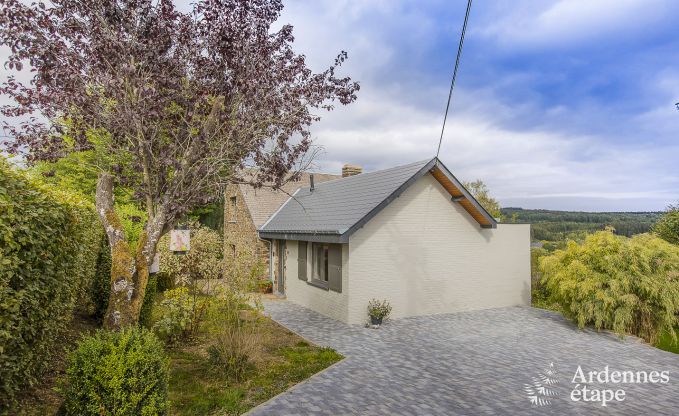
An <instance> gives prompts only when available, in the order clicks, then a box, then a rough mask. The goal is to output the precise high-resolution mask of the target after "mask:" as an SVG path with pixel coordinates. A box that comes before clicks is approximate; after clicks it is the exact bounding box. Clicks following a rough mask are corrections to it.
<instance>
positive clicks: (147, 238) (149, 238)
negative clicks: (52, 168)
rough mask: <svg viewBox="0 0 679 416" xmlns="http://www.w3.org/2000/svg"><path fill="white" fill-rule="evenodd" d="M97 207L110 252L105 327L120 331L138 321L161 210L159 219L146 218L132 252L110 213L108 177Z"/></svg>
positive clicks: (99, 186)
mask: <svg viewBox="0 0 679 416" xmlns="http://www.w3.org/2000/svg"><path fill="white" fill-rule="evenodd" d="M96 206H97V212H98V214H99V217H100V218H101V221H102V223H103V224H104V229H105V230H106V235H107V236H108V241H109V246H110V248H111V295H110V298H109V302H108V310H107V311H106V315H105V316H104V327H105V328H107V329H112V330H119V329H122V328H124V327H127V326H130V325H135V324H136V323H137V322H138V321H139V313H140V311H141V306H142V303H143V301H144V294H145V293H146V284H147V283H148V279H149V270H148V265H149V264H150V262H151V259H153V256H154V255H155V251H156V244H157V242H158V239H159V238H160V234H161V233H162V230H163V226H164V221H163V219H162V217H163V215H162V210H160V211H161V212H160V215H156V216H155V217H154V218H149V221H148V223H147V226H146V230H145V231H144V232H142V233H141V235H140V237H139V241H138V242H137V248H136V250H134V252H133V251H132V249H131V247H130V245H129V243H128V242H127V241H126V239H125V233H124V231H123V227H122V223H121V222H120V219H119V218H118V216H117V214H116V213H115V210H114V209H113V177H112V176H111V175H109V174H107V173H103V174H100V175H99V180H98V182H97V193H96Z"/></svg>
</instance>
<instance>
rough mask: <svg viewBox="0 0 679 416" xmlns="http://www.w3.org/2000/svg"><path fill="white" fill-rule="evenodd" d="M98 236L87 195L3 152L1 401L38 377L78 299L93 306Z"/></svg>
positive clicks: (0, 201) (0, 183) (8, 401)
mask: <svg viewBox="0 0 679 416" xmlns="http://www.w3.org/2000/svg"><path fill="white" fill-rule="evenodd" d="M102 235H103V229H102V227H101V225H100V222H99V219H98V217H97V214H96V212H95V210H94V206H93V204H92V203H91V202H89V201H87V200H86V199H85V198H83V197H82V196H79V195H78V194H75V193H69V192H66V191H63V190H55V189H49V188H48V187H46V186H44V185H41V184H39V183H37V182H35V181H32V180H29V179H27V178H26V176H25V175H24V174H23V173H22V172H19V171H17V170H16V169H14V168H12V167H11V166H10V165H9V164H8V163H7V162H6V161H4V160H2V159H0V259H1V260H0V407H2V406H3V405H4V406H7V405H12V403H14V399H15V395H16V393H17V391H19V390H20V389H21V388H23V387H24V386H26V385H31V384H33V383H35V382H36V380H37V379H38V377H39V376H40V374H41V372H42V371H43V370H44V369H45V368H46V366H47V364H48V363H49V362H50V361H51V358H52V354H53V352H54V351H55V350H57V349H56V348H54V342H55V340H57V339H58V338H59V336H60V335H61V334H62V332H63V330H64V329H65V327H66V325H67V324H68V323H69V322H70V321H71V319H72V317H73V311H74V310H75V308H76V306H83V308H87V307H88V306H90V305H89V303H90V294H89V288H90V287H91V282H92V281H93V279H94V274H95V271H96V262H97V257H98V254H99V247H100V242H101V238H102Z"/></svg>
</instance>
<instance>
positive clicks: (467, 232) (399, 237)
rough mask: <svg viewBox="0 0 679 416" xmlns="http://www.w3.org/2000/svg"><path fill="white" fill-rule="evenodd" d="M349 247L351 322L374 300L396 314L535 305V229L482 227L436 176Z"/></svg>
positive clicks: (418, 185) (359, 318)
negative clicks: (532, 238) (532, 271)
mask: <svg viewBox="0 0 679 416" xmlns="http://www.w3.org/2000/svg"><path fill="white" fill-rule="evenodd" d="M348 251H349V253H348V254H349V255H348V257H349V258H350V259H351V261H350V262H349V273H348V274H349V276H350V282H349V286H350V296H349V303H348V311H347V314H346V319H342V320H343V321H345V322H349V323H352V324H360V323H363V322H365V321H366V320H367V312H366V306H367V304H368V301H369V300H370V299H371V298H377V299H387V300H388V301H389V302H390V303H391V305H392V306H393V311H392V317H393V318H399V317H406V316H417V315H429V314H438V313H450V312H458V311H466V310H476V309H485V308H494V307H504V306H512V305H529V304H530V226H529V225H519V224H499V225H498V227H497V228H496V229H482V228H480V227H479V224H478V223H477V222H476V221H474V219H473V218H472V217H471V216H470V215H469V214H468V213H467V212H466V211H465V210H464V209H463V208H462V207H461V206H460V205H459V204H457V203H455V202H452V201H451V200H450V195H449V194H448V193H447V192H446V190H445V189H444V188H443V187H442V186H441V185H440V184H439V183H438V182H437V181H436V179H434V178H433V177H432V176H431V175H425V176H424V177H422V178H421V179H419V180H418V181H417V182H416V183H414V184H413V185H411V186H410V188H408V189H407V190H406V191H405V192H404V193H403V194H402V195H401V196H400V197H399V198H396V199H395V200H394V201H393V202H392V203H391V204H389V205H388V206H387V207H386V208H384V209H383V210H382V211H381V212H380V213H379V214H377V215H376V216H375V217H374V218H373V219H371V220H370V221H368V222H367V223H366V225H365V226H364V227H363V228H361V229H360V230H358V231H357V232H356V233H355V234H354V235H352V236H351V237H350V239H349V250H348ZM294 256H295V257H294V258H295V259H296V253H295V255H294ZM291 257H292V255H291ZM295 267H296V266H295ZM302 283H303V282H302ZM304 284H305V283H304ZM344 287H346V286H344ZM311 290H315V288H310V289H309V291H311ZM292 292H293V291H292V290H291V291H290V294H292ZM316 295H317V294H316ZM303 296H304V300H305V302H306V304H310V303H311V299H310V298H311V297H312V296H311V294H310V293H309V295H307V294H306V292H304V295H303ZM289 298H291V299H292V296H291V295H289ZM295 298H297V299H299V295H295ZM298 303H299V302H298ZM317 307H319V308H321V309H323V310H324V311H327V309H328V308H330V306H329V305H327V304H326V301H325V300H322V301H321V302H320V304H318V306H317ZM312 308H313V309H316V310H319V309H317V308H315V307H312ZM321 312H322V313H325V314H326V315H328V316H330V314H328V313H326V312H323V311H321Z"/></svg>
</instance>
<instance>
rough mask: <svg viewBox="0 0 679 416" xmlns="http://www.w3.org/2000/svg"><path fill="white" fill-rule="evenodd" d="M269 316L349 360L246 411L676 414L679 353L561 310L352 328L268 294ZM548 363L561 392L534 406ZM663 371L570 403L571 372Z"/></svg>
mask: <svg viewBox="0 0 679 416" xmlns="http://www.w3.org/2000/svg"><path fill="white" fill-rule="evenodd" d="M265 311H266V313H267V314H269V316H271V318H272V319H274V320H276V321H277V322H279V323H280V324H282V325H284V326H285V327H287V328H288V329H290V330H291V331H294V332H296V333H298V334H300V335H301V336H302V337H304V338H306V339H308V340H310V341H312V342H314V343H315V344H318V345H322V346H328V347H332V348H334V349H335V350H337V351H338V352H340V353H341V354H342V355H344V356H345V357H346V358H345V359H344V360H342V361H341V362H339V363H338V364H336V365H334V366H332V367H330V368H329V369H327V370H325V371H323V372H321V373H320V374H318V375H316V376H314V377H312V378H311V379H309V380H307V381H306V382H303V383H300V384H298V385H297V386H295V387H293V388H292V389H290V390H289V391H288V392H286V393H284V394H282V395H280V396H277V397H275V398H274V399H272V400H270V401H268V402H266V403H264V404H262V405H261V406H259V407H257V408H255V409H253V411H252V412H251V413H252V414H253V415H291V414H313V415H333V416H336V415H507V414H512V415H513V414H521V415H522V414H528V415H532V414H536V415H537V414H557V415H571V414H572V415H597V414H602V415H603V414H606V415H611V414H612V415H631V414H653V415H662V414H667V415H676V414H679V356H677V355H676V354H672V353H669V352H665V351H661V350H658V349H656V348H653V347H651V346H649V345H646V344H644V343H643V342H640V340H638V339H637V338H634V337H626V338H625V339H620V338H619V337H617V336H615V335H613V334H609V333H603V332H602V333H598V332H596V331H591V330H579V329H578V328H577V327H576V326H574V325H573V324H571V323H570V322H568V321H566V320H565V319H564V318H563V317H561V316H560V315H559V314H556V313H553V312H549V311H543V310H540V309H533V308H527V307H514V308H500V309H489V310H482V311H474V312H463V313H455V314H446V315H435V316H425V317H416V318H405V319H399V320H394V321H387V322H386V323H385V324H384V325H382V327H381V328H379V329H377V330H375V329H368V328H363V327H360V326H351V325H346V324H344V323H341V322H338V321H335V320H332V319H330V318H327V317H324V316H322V315H320V314H318V313H316V312H313V311H311V310H308V309H305V308H303V307H301V306H298V305H295V304H293V303H291V302H288V301H285V300H277V301H267V302H266V303H265ZM551 363H554V366H555V368H556V370H557V377H556V378H557V379H558V381H559V382H558V383H557V384H555V385H553V386H552V387H553V390H554V391H555V392H556V393H557V394H558V395H557V396H556V397H552V398H550V404H548V405H544V406H535V405H532V404H531V403H530V401H529V398H528V396H527V394H526V393H525V391H524V385H525V384H530V383H531V382H532V379H533V378H534V377H535V378H537V377H538V375H539V374H540V373H541V372H544V371H545V370H546V369H547V368H548V367H549V366H550V364H551ZM578 365H581V366H582V368H583V370H584V371H585V372H587V371H591V370H596V371H601V370H603V369H604V367H605V366H606V365H608V366H609V369H610V370H611V371H612V370H619V371H623V370H633V371H647V372H650V371H653V370H656V371H669V372H670V382H669V383H667V384H651V383H647V384H625V385H610V384H609V385H607V386H606V385H598V384H597V385H593V386H592V387H596V388H612V389H614V390H615V389H618V388H623V389H624V390H625V391H626V399H625V400H624V401H622V402H610V403H608V405H607V406H606V407H602V406H601V405H600V404H599V403H583V402H573V401H571V399H570V393H571V391H572V389H573V388H574V387H575V384H573V383H571V381H572V378H573V375H574V374H575V371H576V369H577V367H578Z"/></svg>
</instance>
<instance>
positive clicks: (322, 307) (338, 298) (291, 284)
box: [285, 241, 350, 322]
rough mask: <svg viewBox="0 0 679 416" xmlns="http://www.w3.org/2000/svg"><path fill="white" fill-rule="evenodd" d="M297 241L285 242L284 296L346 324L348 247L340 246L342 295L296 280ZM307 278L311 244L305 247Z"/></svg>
mask: <svg viewBox="0 0 679 416" xmlns="http://www.w3.org/2000/svg"><path fill="white" fill-rule="evenodd" d="M298 247H299V245H298V242H297V241H288V242H287V253H286V254H287V257H286V259H285V294H286V298H287V299H288V300H291V301H292V302H295V303H297V304H298V305H302V306H304V307H306V308H309V309H312V310H315V311H316V312H319V313H321V314H323V315H325V316H329V317H330V318H333V319H337V320H338V321H343V322H347V321H348V317H347V311H348V305H349V300H348V299H349V296H348V294H349V285H350V284H349V273H348V272H349V267H348V261H349V247H348V245H347V244H343V245H342V293H337V292H335V291H332V290H325V289H321V288H318V287H315V286H311V285H310V284H308V283H307V282H305V281H303V280H299V278H298V270H297V249H298ZM307 259H308V261H307V268H308V269H307V276H308V277H309V278H311V243H309V244H308V245H307Z"/></svg>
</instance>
